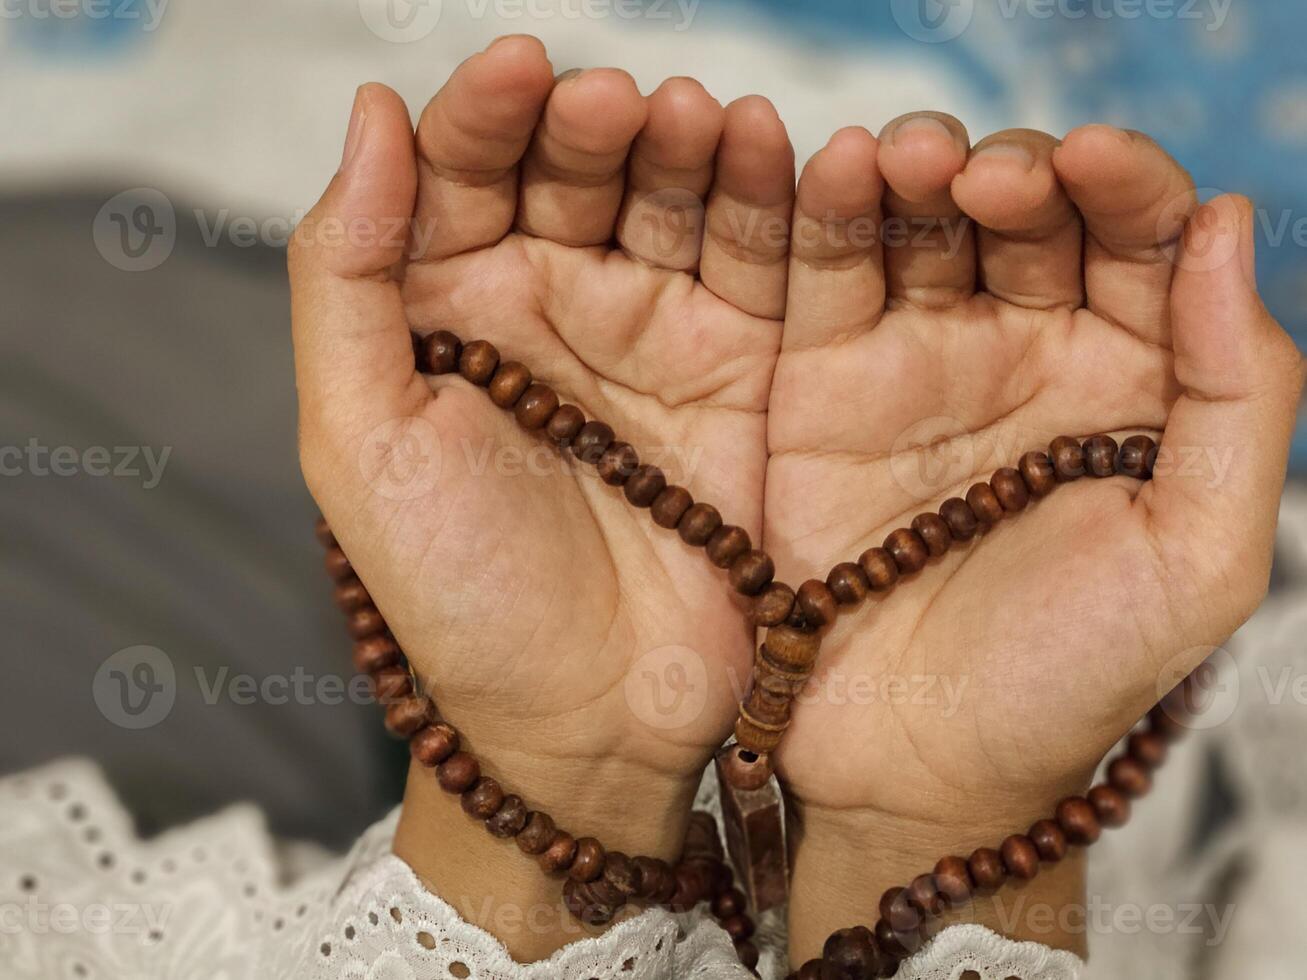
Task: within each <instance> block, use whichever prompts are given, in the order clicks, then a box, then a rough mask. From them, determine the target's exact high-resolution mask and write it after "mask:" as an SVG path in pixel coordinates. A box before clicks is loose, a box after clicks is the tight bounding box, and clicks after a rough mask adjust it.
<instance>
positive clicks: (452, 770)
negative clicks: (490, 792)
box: [436, 752, 481, 793]
mask: <svg viewBox="0 0 1307 980" xmlns="http://www.w3.org/2000/svg"><path fill="white" fill-rule="evenodd" d="M480 778H481V766H480V764H479V763H478V762H477V760H476V759H475V758H473V757H472V756H470V755H468V754H467V753H466V752H455V753H454V754H453V755H451V756H450V757H449V758H448V759H446V760H445V761H444V762H442V763H441V764H440V765H439V766H437V767H436V781H437V782H438V783H440V788H441V789H443V790H444V791H445V792H446V793H465V792H467V791H468V790H469V789H471V788H472V787H473V786H474V785H475V784H476V781H477V780H478V779H480Z"/></svg>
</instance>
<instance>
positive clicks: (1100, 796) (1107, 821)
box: [1089, 786, 1130, 827]
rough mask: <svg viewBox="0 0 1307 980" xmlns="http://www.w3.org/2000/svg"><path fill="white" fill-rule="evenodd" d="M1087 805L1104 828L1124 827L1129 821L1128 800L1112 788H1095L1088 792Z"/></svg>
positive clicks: (1123, 794)
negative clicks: (1091, 808)
mask: <svg viewBox="0 0 1307 980" xmlns="http://www.w3.org/2000/svg"><path fill="white" fill-rule="evenodd" d="M1089 805H1090V806H1092V807H1093V808H1094V813H1095V814H1096V815H1097V817H1098V822H1099V823H1101V824H1102V825H1103V826H1104V827H1124V826H1125V825H1126V823H1127V822H1128V821H1129V819H1130V800H1129V799H1128V798H1127V797H1126V795H1125V793H1123V792H1121V791H1120V790H1119V789H1117V788H1116V787H1114V786H1095V787H1094V788H1093V789H1091V790H1090V791H1089Z"/></svg>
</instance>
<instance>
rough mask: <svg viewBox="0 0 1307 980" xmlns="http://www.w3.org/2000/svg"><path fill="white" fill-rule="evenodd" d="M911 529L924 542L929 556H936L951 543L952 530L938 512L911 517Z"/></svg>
mask: <svg viewBox="0 0 1307 980" xmlns="http://www.w3.org/2000/svg"><path fill="white" fill-rule="evenodd" d="M912 530H914V531H916V532H917V534H918V535H920V537H921V540H922V541H924V542H926V550H927V551H929V552H930V557H931V558H938V557H939V556H940V555H942V554H944V552H946V551H948V550H949V548H950V547H952V545H953V532H952V531H951V530H950V529H949V526H948V522H947V521H945V520H944V518H942V517H940V516H939V515H938V514H933V513H930V512H926V513H924V514H918V515H917V516H916V517H914V518H913V519H912Z"/></svg>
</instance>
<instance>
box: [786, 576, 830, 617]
mask: <svg viewBox="0 0 1307 980" xmlns="http://www.w3.org/2000/svg"><path fill="white" fill-rule="evenodd" d="M794 606H795V608H796V609H797V610H798V611H799V613H800V615H802V616H803V621H804V622H805V623H807V624H809V625H810V626H827V625H829V624H831V623H833V622H835V615H836V602H835V594H834V593H833V592H831V590H830V586H829V585H827V584H826V583H825V582H823V581H821V580H820V579H815V578H810V579H808V581H806V582H804V583H803V584H802V585H800V586H799V591H798V593H797V594H796V596H795V600H794Z"/></svg>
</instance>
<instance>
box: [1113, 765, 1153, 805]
mask: <svg viewBox="0 0 1307 980" xmlns="http://www.w3.org/2000/svg"><path fill="white" fill-rule="evenodd" d="M1107 781H1108V783H1109V784H1111V786H1112V787H1114V788H1115V789H1117V790H1118V791H1120V792H1122V793H1124V794H1125V795H1126V796H1127V797H1128V798H1130V799H1132V800H1137V799H1139V798H1140V797H1141V796H1146V795H1147V794H1148V791H1149V790H1150V789H1152V788H1153V775H1152V772H1151V771H1150V770H1149V768H1148V766H1146V765H1144V764H1143V763H1142V762H1140V761H1139V760H1138V759H1136V758H1134V757H1133V756H1129V755H1124V756H1121V757H1120V758H1119V759H1113V760H1112V763H1111V765H1109V766H1108V767H1107Z"/></svg>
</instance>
